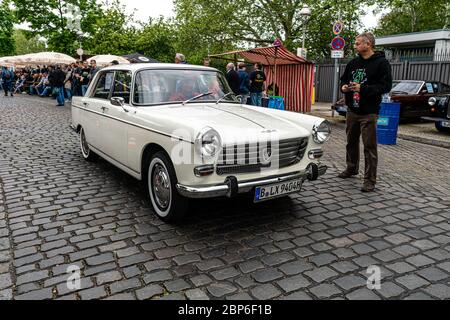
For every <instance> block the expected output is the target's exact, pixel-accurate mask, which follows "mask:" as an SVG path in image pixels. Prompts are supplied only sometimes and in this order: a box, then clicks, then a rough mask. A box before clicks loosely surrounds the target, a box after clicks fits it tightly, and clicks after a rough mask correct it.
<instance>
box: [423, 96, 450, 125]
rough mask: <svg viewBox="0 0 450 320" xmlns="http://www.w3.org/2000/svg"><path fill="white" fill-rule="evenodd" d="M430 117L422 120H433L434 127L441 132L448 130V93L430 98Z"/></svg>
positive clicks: (449, 97)
mask: <svg viewBox="0 0 450 320" xmlns="http://www.w3.org/2000/svg"><path fill="white" fill-rule="evenodd" d="M428 104H429V105H430V107H431V109H430V110H431V114H432V116H431V117H424V118H423V119H424V120H429V121H434V122H435V124H436V129H438V130H439V131H441V132H450V94H447V95H441V96H436V97H432V98H430V100H429V101H428Z"/></svg>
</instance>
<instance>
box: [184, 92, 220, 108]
mask: <svg viewBox="0 0 450 320" xmlns="http://www.w3.org/2000/svg"><path fill="white" fill-rule="evenodd" d="M212 94H213V92H206V93H202V94H199V95H198V96H195V97H193V98H190V99H189V100H186V101H184V102H183V106H184V105H186V104H187V103H189V102H191V101H195V100H198V99H200V98H203V97H206V96H210V95H212Z"/></svg>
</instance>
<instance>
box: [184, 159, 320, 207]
mask: <svg viewBox="0 0 450 320" xmlns="http://www.w3.org/2000/svg"><path fill="white" fill-rule="evenodd" d="M327 170H328V167H327V166H325V165H322V164H320V165H318V177H320V176H323V175H324V174H325V173H326V172H327ZM231 178H232V179H230V177H229V178H227V179H226V180H225V182H224V183H223V184H219V185H216V186H209V187H190V186H184V185H181V184H178V185H177V190H178V192H179V193H180V195H182V196H184V197H186V198H192V199H205V198H217V197H230V198H231V197H233V196H235V195H237V194H238V193H247V192H250V191H251V190H252V189H253V188H256V187H261V186H266V185H271V184H277V183H282V182H287V181H291V180H302V181H305V180H315V179H314V178H312V177H311V175H310V173H309V172H308V170H305V171H301V172H296V173H293V174H289V175H285V176H281V177H269V178H264V179H258V180H251V181H244V182H237V180H236V178H234V177H231ZM234 181H236V182H234Z"/></svg>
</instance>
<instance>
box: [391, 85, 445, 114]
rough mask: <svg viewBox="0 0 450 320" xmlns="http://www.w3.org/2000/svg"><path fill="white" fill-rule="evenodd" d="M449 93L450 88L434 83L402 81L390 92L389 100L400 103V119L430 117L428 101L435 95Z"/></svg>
mask: <svg viewBox="0 0 450 320" xmlns="http://www.w3.org/2000/svg"><path fill="white" fill-rule="evenodd" d="M447 92H448V93H450V86H448V85H446V84H444V83H441V82H435V81H415V80H402V81H401V82H400V83H399V84H397V85H396V86H395V87H394V88H393V89H392V91H391V94H390V95H391V100H392V101H395V102H400V104H401V109H400V118H401V119H407V118H417V119H420V118H421V117H428V116H431V112H430V107H429V105H428V100H429V99H430V98H431V97H434V96H435V95H437V94H441V93H447Z"/></svg>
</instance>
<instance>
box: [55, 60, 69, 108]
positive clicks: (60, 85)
mask: <svg viewBox="0 0 450 320" xmlns="http://www.w3.org/2000/svg"><path fill="white" fill-rule="evenodd" d="M65 80H66V74H65V73H64V71H62V70H61V67H60V66H57V67H56V69H55V71H54V72H53V85H54V87H55V88H56V91H57V94H56V101H57V102H58V105H57V106H58V107H64V100H65V99H64V91H65V89H64V81H65Z"/></svg>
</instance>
